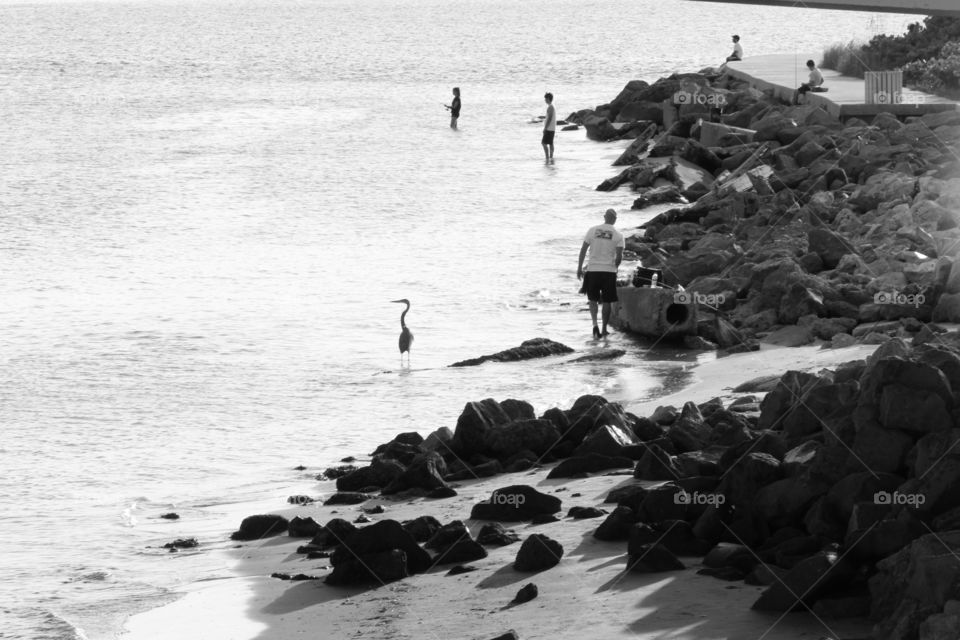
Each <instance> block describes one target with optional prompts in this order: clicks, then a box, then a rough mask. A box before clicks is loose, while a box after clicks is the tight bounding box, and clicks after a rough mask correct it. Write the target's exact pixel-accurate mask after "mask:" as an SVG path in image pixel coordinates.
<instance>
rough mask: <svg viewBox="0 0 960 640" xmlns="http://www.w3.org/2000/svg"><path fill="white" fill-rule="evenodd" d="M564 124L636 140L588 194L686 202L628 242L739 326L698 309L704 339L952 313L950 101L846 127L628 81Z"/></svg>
mask: <svg viewBox="0 0 960 640" xmlns="http://www.w3.org/2000/svg"><path fill="white" fill-rule="evenodd" d="M568 120H569V121H570V122H572V123H575V124H574V125H571V126H577V125H582V126H584V127H585V128H586V130H587V135H588V136H589V137H590V138H592V139H595V140H611V139H623V138H629V139H633V140H634V141H633V142H632V143H631V145H630V146H629V147H628V149H627V150H626V152H625V153H624V154H623V156H621V158H620V159H619V160H617V162H615V165H618V166H623V165H626V166H627V168H626V169H623V170H622V171H620V172H619V173H618V174H617V175H616V176H614V177H612V178H610V179H608V180H606V181H604V182H603V183H602V184H601V185H599V186H598V187H597V188H598V189H600V190H612V189H617V188H627V187H629V188H631V189H633V190H634V191H635V192H636V193H637V194H638V197H637V199H636V200H635V202H634V205H633V208H634V209H640V208H644V207H646V206H649V205H650V204H653V203H663V202H677V203H682V204H684V205H685V206H683V207H680V208H677V209H673V210H670V211H667V212H665V213H663V214H661V215H658V216H656V217H655V218H654V219H653V220H651V221H650V222H648V223H647V224H645V225H643V227H641V229H640V232H639V233H636V234H634V235H633V236H632V237H630V238H629V239H628V240H627V249H628V251H632V252H633V253H634V254H635V257H636V258H639V259H641V260H642V261H643V264H644V266H646V267H650V268H656V269H660V270H662V273H663V283H664V284H665V285H667V286H671V287H683V288H685V289H686V290H687V291H688V292H689V293H690V294H691V296H693V297H694V298H695V299H696V298H698V297H699V298H700V299H708V300H709V301H711V302H715V304H713V305H701V309H702V310H706V311H708V312H709V310H710V307H711V306H712V307H715V311H716V313H718V314H719V315H720V316H721V317H722V318H724V319H725V320H728V321H729V322H730V323H732V325H733V327H735V328H736V330H737V332H738V336H737V337H736V338H734V339H732V340H731V338H730V336H729V335H726V336H725V335H718V332H717V330H716V328H715V327H716V323H715V322H713V321H712V318H710V317H709V313H708V314H707V315H706V316H705V318H704V320H703V321H701V323H700V330H699V334H700V336H701V338H703V340H704V341H708V342H709V343H711V344H707V346H712V345H719V346H721V347H730V346H733V344H732V343H733V342H735V343H737V344H751V343H753V342H754V341H756V340H758V339H763V340H765V341H768V342H772V343H775V344H780V345H784V346H796V345H801V344H808V343H811V342H813V341H815V340H823V341H828V342H830V343H831V344H832V345H833V346H845V345H849V344H852V343H853V342H855V341H861V342H868V343H872V344H877V343H879V342H882V341H883V340H885V339H886V338H887V337H892V336H899V337H903V338H909V337H911V336H912V335H914V334H916V333H917V332H919V331H921V330H923V328H924V325H925V323H929V322H931V321H937V322H957V321H960V266H956V265H955V262H956V257H957V255H958V253H960V227H958V221H960V160H958V157H960V156H958V154H957V152H958V149H960V111H948V112H942V113H936V114H929V115H925V116H922V117H910V118H906V119H905V120H904V121H901V120H898V119H897V118H896V117H894V116H892V115H890V114H886V113H882V114H880V115H878V116H876V117H875V118H874V119H873V121H872V122H869V123H868V122H865V121H863V120H859V119H856V118H852V119H849V120H847V121H846V122H841V121H840V120H838V119H837V118H835V117H833V116H831V115H830V114H829V113H827V112H826V111H824V110H823V109H820V108H817V107H813V106H789V105H786V104H783V103H782V102H780V101H778V100H776V99H774V98H772V97H770V96H768V95H764V94H763V93H761V92H760V91H757V90H756V89H752V88H750V87H749V86H748V85H747V84H746V83H744V82H742V81H738V80H735V79H732V78H730V77H728V76H719V77H717V76H712V75H705V74H702V73H701V74H685V75H675V76H671V77H670V78H664V79H661V80H659V81H658V82H656V83H654V84H653V85H648V84H647V83H646V82H643V81H632V82H630V83H628V84H627V86H626V87H625V88H624V89H623V91H621V92H620V94H619V95H618V96H616V98H615V99H614V100H612V101H611V102H610V103H609V104H604V105H600V106H598V107H596V108H594V109H584V110H581V111H578V112H575V113H573V114H571V115H570V116H569V118H568ZM701 140H704V142H707V143H709V146H708V145H707V144H704V142H701ZM929 330H932V331H938V330H939V329H937V328H936V327H935V326H930V327H929ZM701 344H703V343H702V342H701Z"/></svg>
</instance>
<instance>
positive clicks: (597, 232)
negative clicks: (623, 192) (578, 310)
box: [577, 209, 625, 338]
mask: <svg viewBox="0 0 960 640" xmlns="http://www.w3.org/2000/svg"><path fill="white" fill-rule="evenodd" d="M616 221H617V212H616V211H614V210H613V209H607V211H606V213H604V214H603V224H598V225H597V226H595V227H590V229H589V230H588V231H587V235H586V236H584V238H583V245H582V246H581V247H580V259H579V260H578V261H577V280H580V279H581V278H582V279H583V288H584V289H585V290H586V293H587V300H589V302H590V319H591V320H592V321H593V337H594V338H600V337H601V336H604V337H606V335H607V324H609V322H610V309H611V306H610V305H611V304H613V303H614V302H616V301H617V269H618V268H619V267H620V263H621V262H622V261H623V250H624V247H625V241H624V239H623V234H622V233H620V232H619V231H617V229H616V227H614V226H613V224H614V223H615V222H616ZM587 250H589V251H590V261H589V262H588V263H587V270H586V272H584V270H583V259H584V258H585V257H586V256H587ZM601 302H602V303H603V317H602V319H603V331H602V332H601V331H600V329H599V328H598V327H597V305H598V304H599V303H601Z"/></svg>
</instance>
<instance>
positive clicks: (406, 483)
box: [383, 451, 450, 495]
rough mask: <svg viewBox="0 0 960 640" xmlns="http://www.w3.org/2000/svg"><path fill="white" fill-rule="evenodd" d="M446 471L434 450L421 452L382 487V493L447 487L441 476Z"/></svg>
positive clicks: (443, 463) (445, 464)
mask: <svg viewBox="0 0 960 640" xmlns="http://www.w3.org/2000/svg"><path fill="white" fill-rule="evenodd" d="M446 473H447V463H446V462H445V461H444V459H443V456H441V455H440V454H439V453H437V452H436V451H429V452H427V453H424V454H421V455H420V456H418V457H417V458H415V459H414V460H413V462H411V463H410V466H409V467H407V469H406V470H405V471H404V472H403V473H402V474H400V475H399V476H397V477H396V478H395V479H394V480H393V481H392V482H391V483H390V484H389V485H387V486H386V487H384V488H383V494H384V495H390V494H394V493H399V492H401V491H404V490H406V489H424V490H426V491H432V490H434V489H442V488H449V486H450V485H448V484H447V483H446V482H445V481H444V479H443V476H444V475H445V474H446Z"/></svg>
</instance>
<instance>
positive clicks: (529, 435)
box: [485, 419, 560, 460]
mask: <svg viewBox="0 0 960 640" xmlns="http://www.w3.org/2000/svg"><path fill="white" fill-rule="evenodd" d="M559 441H560V432H559V431H557V428H556V426H554V424H553V423H552V422H550V421H549V420H537V419H527V420H516V421H514V422H510V423H508V424H505V425H495V426H493V427H491V428H490V429H488V430H487V433H486V445H485V450H486V451H488V452H490V454H491V455H494V456H496V457H497V458H498V459H501V460H502V459H505V458H507V457H509V456H511V455H513V454H514V453H516V452H517V451H523V450H525V449H526V450H527V451H532V452H533V453H535V454H536V455H538V456H542V455H543V454H545V453H547V451H549V450H550V449H551V448H553V446H554V445H556V444H557V443H558V442H559Z"/></svg>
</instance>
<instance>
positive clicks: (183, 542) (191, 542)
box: [163, 538, 200, 551]
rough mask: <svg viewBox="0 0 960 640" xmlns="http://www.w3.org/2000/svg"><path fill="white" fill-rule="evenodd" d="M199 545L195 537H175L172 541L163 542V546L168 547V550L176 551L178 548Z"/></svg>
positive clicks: (191, 547)
mask: <svg viewBox="0 0 960 640" xmlns="http://www.w3.org/2000/svg"><path fill="white" fill-rule="evenodd" d="M199 546H200V543H199V542H197V539H196V538H177V539H176V540H174V541H173V542H167V543H166V544H164V545H163V548H164V549H169V550H170V551H177V550H179V549H193V548H196V547H199Z"/></svg>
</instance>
